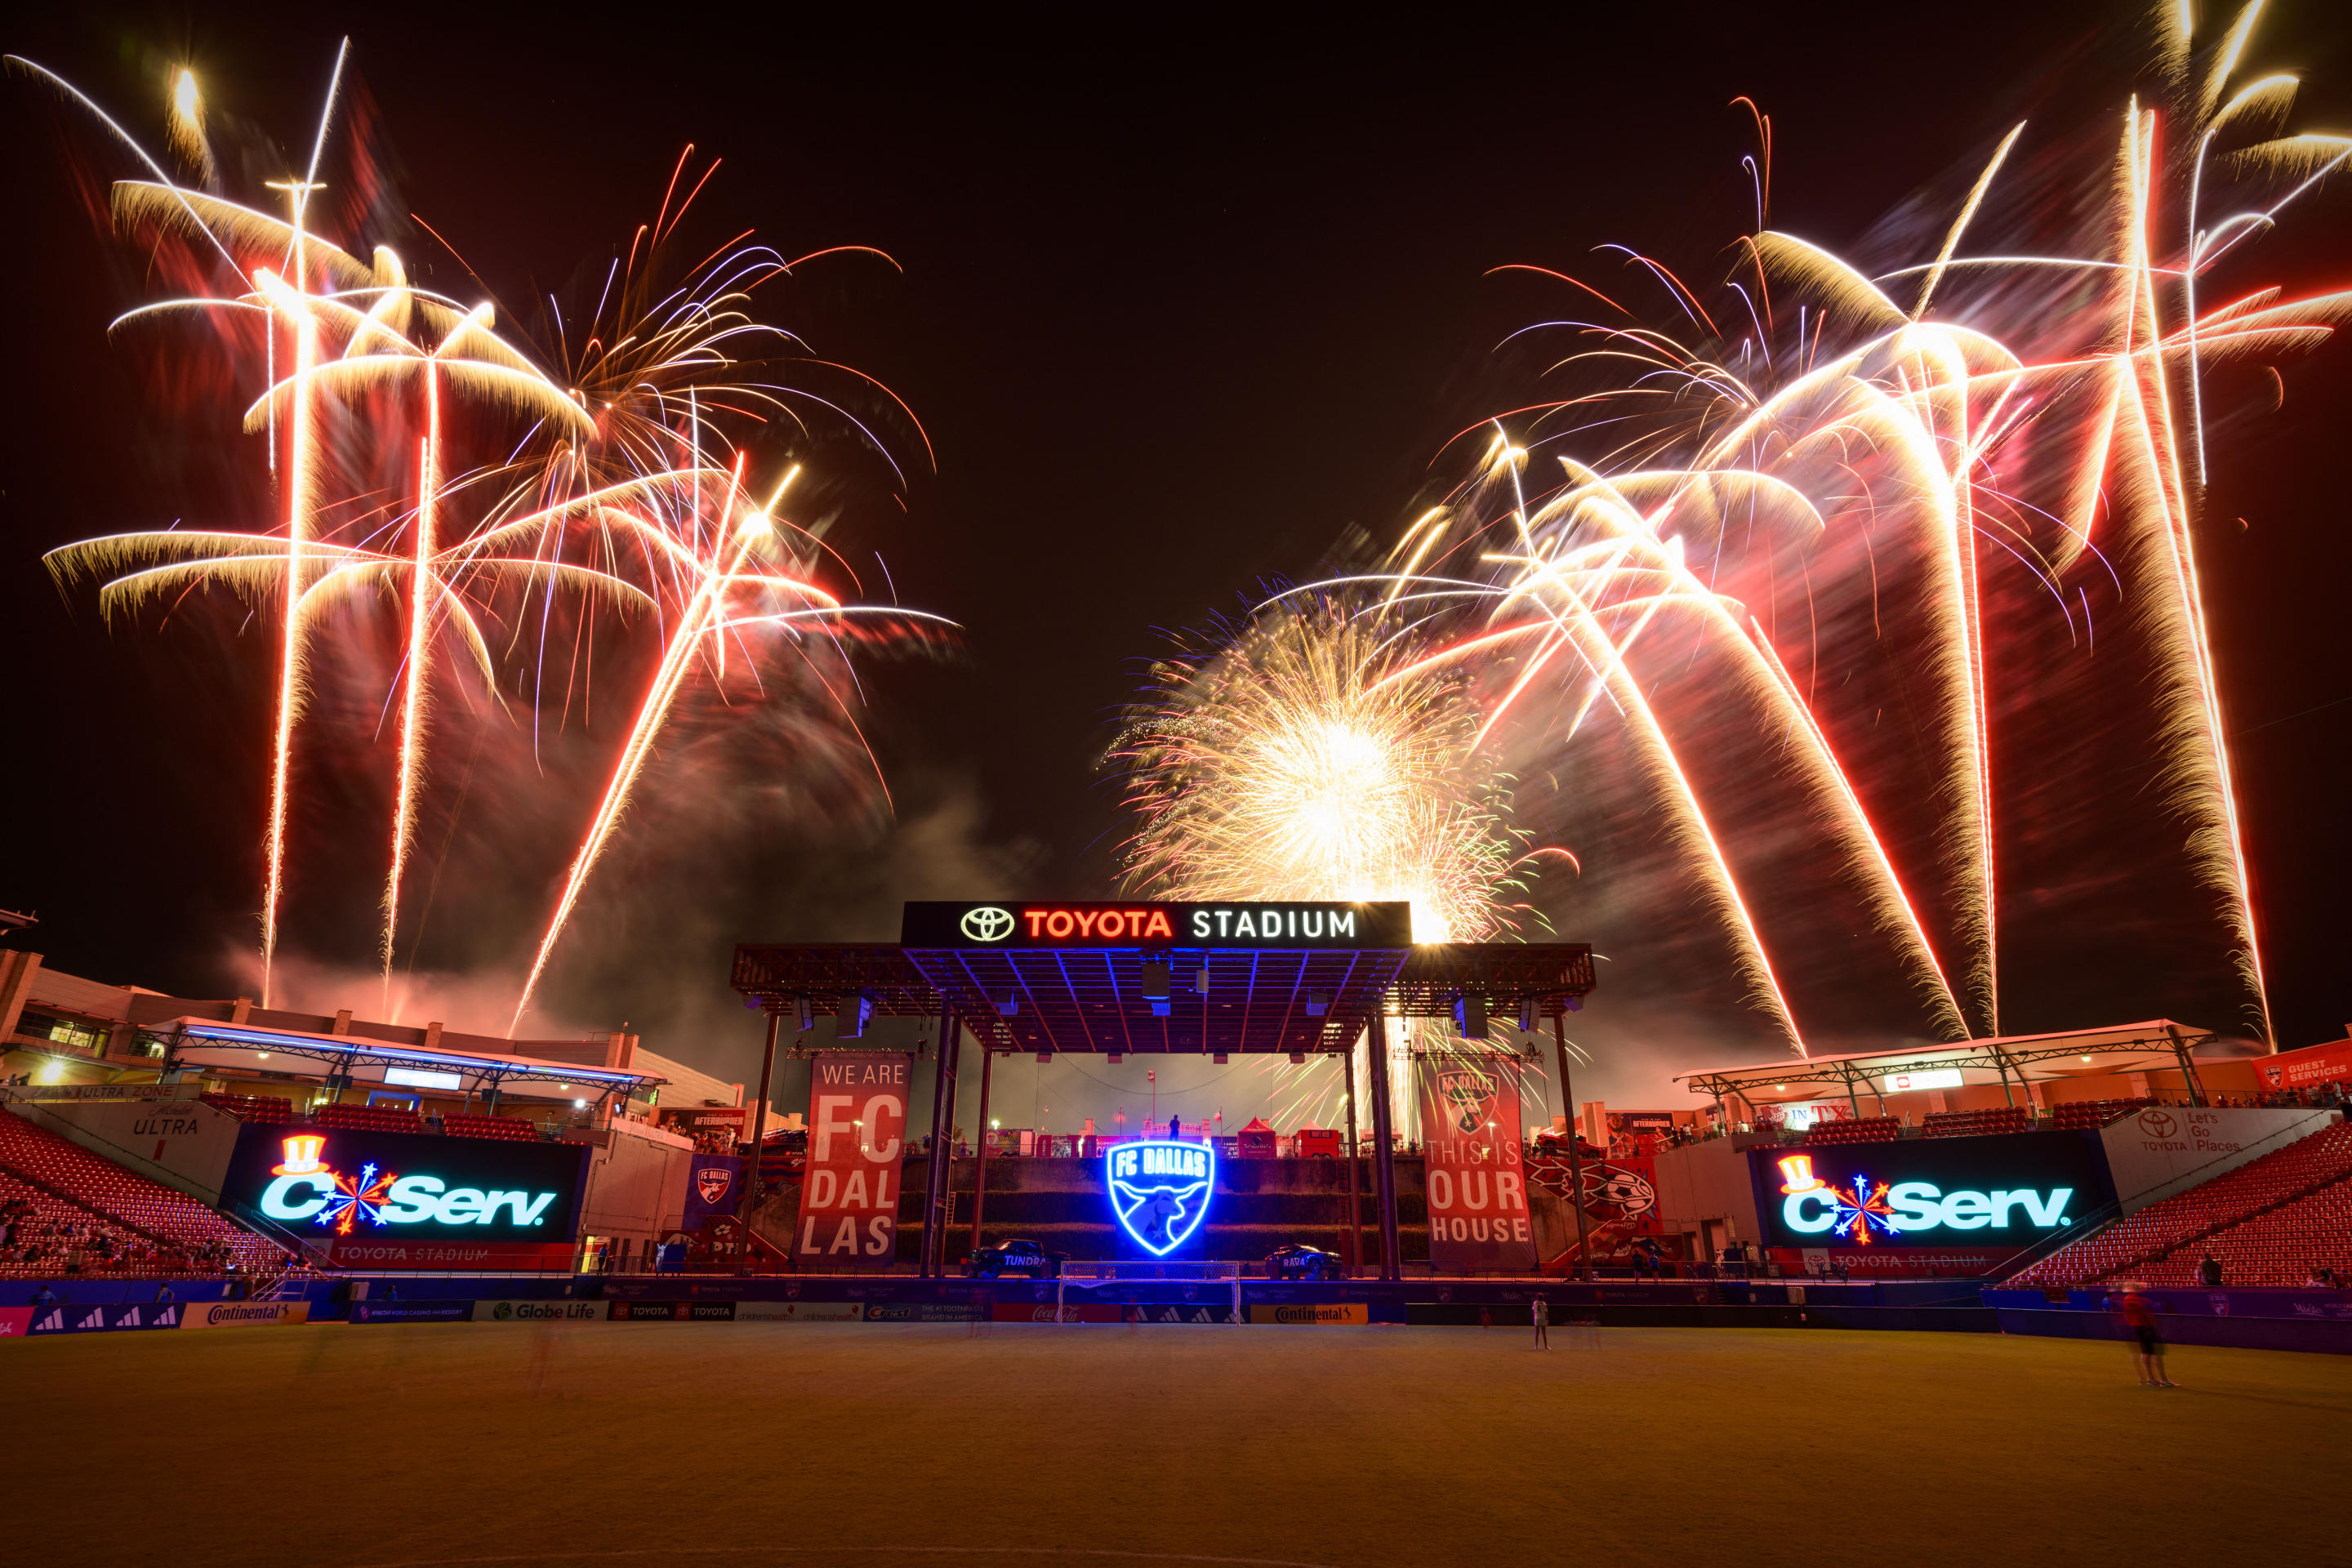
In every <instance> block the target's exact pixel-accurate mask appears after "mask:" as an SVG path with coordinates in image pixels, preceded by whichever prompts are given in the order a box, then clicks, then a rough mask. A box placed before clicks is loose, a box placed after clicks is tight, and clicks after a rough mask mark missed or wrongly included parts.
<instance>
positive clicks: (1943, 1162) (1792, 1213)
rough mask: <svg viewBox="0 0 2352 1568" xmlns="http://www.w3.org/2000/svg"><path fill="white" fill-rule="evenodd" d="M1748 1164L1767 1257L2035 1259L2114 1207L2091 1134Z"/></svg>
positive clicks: (1817, 1154)
mask: <svg viewBox="0 0 2352 1568" xmlns="http://www.w3.org/2000/svg"><path fill="white" fill-rule="evenodd" d="M1747 1154H1748V1167H1749V1170H1750V1173H1752V1175H1753V1177H1754V1179H1755V1183H1756V1198H1757V1212H1758V1215H1759V1219H1760V1221H1761V1223H1762V1227H1763V1231H1764V1236H1763V1241H1764V1243H1765V1245H1766V1246H1767V1247H1796V1248H1800V1249H1801V1248H1804V1247H1852V1248H1853V1249H1855V1250H1857V1251H1873V1250H1875V1249H1876V1248H1878V1247H1907V1248H1926V1249H1928V1250H1930V1251H1946V1250H1964V1251H1965V1250H1971V1249H1974V1248H1979V1247H1983V1248H1989V1249H2000V1248H2015V1247H2031V1246H2032V1245H2034V1244H2035V1243H2037V1242H2041V1241H2044V1240H2047V1239H2049V1238H2050V1237H2053V1236H2056V1235H2057V1234H2058V1233H2059V1232H2061V1231H2063V1230H2066V1229H2069V1228H2071V1227H2072V1226H2074V1225H2075V1224H2077V1223H2078V1222H2080V1221H2083V1220H2085V1219H2088V1218H2090V1217H2091V1216H2092V1215H2095V1214H2097V1213H2098V1212H2099V1210H2100V1209H2101V1208H2102V1207H2104V1206H2105V1205H2107V1204H2108V1203H2111V1202H2112V1201H2113V1200H2114V1198H2115V1188H2114V1185H2113V1184H2112V1183H2111V1182H2110V1180H2109V1178H2108V1174H2107V1160H2106V1155H2105V1151H2104V1150H2103V1149H2102V1148H2101V1147H2100V1143H2099V1138H2098V1134H2096V1133H2095V1132H2089V1131H2080V1132H2074V1131H2068V1132H2009V1133H2001V1134H1999V1135H1996V1136H1991V1137H1983V1138H1906V1139H1900V1140H1897V1141H1896V1142H1889V1143H1843V1144H1826V1145H1820V1146H1816V1147H1812V1148H1804V1147H1794V1148H1786V1147H1782V1146H1780V1145H1779V1144H1766V1145H1764V1146H1762V1147H1759V1148H1753V1149H1749V1150H1748V1151H1747Z"/></svg>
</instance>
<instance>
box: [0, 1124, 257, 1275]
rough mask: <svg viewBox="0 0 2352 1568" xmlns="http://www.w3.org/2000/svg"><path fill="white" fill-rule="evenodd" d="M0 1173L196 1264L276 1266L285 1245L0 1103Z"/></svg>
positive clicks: (201, 1265) (243, 1267)
mask: <svg viewBox="0 0 2352 1568" xmlns="http://www.w3.org/2000/svg"><path fill="white" fill-rule="evenodd" d="M0 1173H5V1174H6V1175H8V1176H11V1177H14V1178H15V1179H16V1181H17V1182H18V1183H19V1184H23V1185H26V1186H29V1187H33V1188H36V1189H37V1190H39V1191H41V1192H44V1193H47V1194H49V1195H51V1196H52V1197H55V1198H58V1199H62V1200H64V1201H65V1202H66V1203H68V1204H71V1205H75V1206H77V1207H79V1208H82V1209H86V1210H88V1211H89V1213H90V1214H91V1215H93V1216H95V1217H97V1218H100V1219H102V1220H104V1221H106V1222H108V1223H109V1224H110V1225H111V1226H115V1227H117V1228H119V1229H121V1230H123V1231H126V1232H129V1233H131V1234H132V1235H135V1236H139V1237H145V1238H147V1239H148V1240H149V1241H151V1242H153V1243H155V1244H156V1245H157V1246H158V1247H160V1248H161V1249H163V1251H165V1252H167V1253H170V1254H173V1255H177V1256H180V1257H184V1258H186V1259H188V1260H189V1262H190V1263H191V1264H193V1265H194V1266H197V1267H206V1266H210V1267H218V1266H220V1265H223V1264H226V1263H235V1264H236V1265H237V1266H238V1268H242V1269H254V1268H262V1267H264V1266H274V1265H275V1264H276V1263H277V1261H278V1258H279V1257H280V1254H281V1249H280V1248H279V1247H277V1246H276V1245H275V1244H273V1243H272V1242H270V1241H268V1239H267V1238H265V1237H259V1236H257V1235H255V1234H254V1233H253V1232H251V1231H249V1230H246V1229H244V1228H242V1227H241V1226H236V1225H235V1224H232V1223H231V1222H230V1221H229V1220H228V1219H227V1218H226V1217H225V1216H223V1215H220V1214H219V1213H217V1212H215V1210H213V1209H210V1208H207V1207H205V1205H203V1204H200V1203H198V1202H197V1201H196V1200H195V1199H194V1198H192V1197H190V1196H188V1195H187V1194H184V1193H180V1192H174V1191H173V1189H171V1188H170V1187H167V1186H164V1185H163V1184H162V1183H160V1182H154V1181H150V1180H149V1179H148V1178H146V1177H145V1176H142V1175H140V1174H139V1173H137V1172H135V1171H130V1170H126V1169H124V1168H123V1167H122V1166H121V1165H118V1164H116V1163H114V1162H112V1161H111V1160H106V1159H101V1158H100V1157H99V1156H98V1155H96V1154H93V1153H91V1152H89V1150H87V1149H84V1148H83V1147H81V1145H79V1143H74V1142H68V1140H66V1139H64V1138H61V1137H59V1136H58V1135H57V1134H56V1133H54V1132H51V1131H48V1130H47V1129H46V1128H42V1127H37V1126H35V1125H34V1124H33V1123H32V1122H30V1121H26V1119H24V1118H23V1117H21V1116H17V1115H15V1114H13V1113H10V1112H5V1111H0Z"/></svg>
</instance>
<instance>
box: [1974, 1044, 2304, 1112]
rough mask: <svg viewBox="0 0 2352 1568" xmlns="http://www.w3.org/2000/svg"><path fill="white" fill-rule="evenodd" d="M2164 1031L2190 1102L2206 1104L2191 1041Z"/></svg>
mask: <svg viewBox="0 0 2352 1568" xmlns="http://www.w3.org/2000/svg"><path fill="white" fill-rule="evenodd" d="M2164 1032H2165V1033H2166V1034H2168V1035H2169V1036H2171V1037H2172V1054H2173V1056H2174V1057H2176V1058H2179V1062H2180V1087H2181V1088H2183V1089H2187V1090H2188V1091H2189V1104H2191V1105H2198V1106H2201V1105H2203V1104H2205V1103H2206V1100H2205V1080H2204V1079H2201V1078H2200V1077H2198V1076H2197V1063H2196V1060H2195V1058H2193V1057H2191V1056H2190V1054H2189V1042H2188V1041H2187V1040H2185V1039H2183V1038H2181V1036H2180V1030H2179V1027H2177V1026H2174V1025H2171V1024H2167V1025H2166V1026H2164ZM2275 1048H2276V1044H2275V1042H2273V1049H2275ZM2018 1076H2019V1077H2020V1078H2023V1077H2024V1076H2025V1075H2024V1074H2022V1073H2020V1074H2019V1075H2018Z"/></svg>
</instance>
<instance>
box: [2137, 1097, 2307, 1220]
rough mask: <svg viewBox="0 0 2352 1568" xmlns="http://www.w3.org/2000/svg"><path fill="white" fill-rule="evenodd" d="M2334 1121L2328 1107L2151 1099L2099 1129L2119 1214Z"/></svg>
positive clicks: (2302, 1136)
mask: <svg viewBox="0 0 2352 1568" xmlns="http://www.w3.org/2000/svg"><path fill="white" fill-rule="evenodd" d="M2335 1120H2336V1113H2335V1112H2334V1111H2332V1110H2294V1109H2288V1110H2253V1109H2250V1108H2248V1109H2241V1108H2232V1107H2224V1108H2207V1109H2205V1110H2199V1109H2197V1108H2195V1107H2192V1106H2186V1105H2151V1106H2149V1107H2148V1108H2147V1110H2143V1111H2140V1112H2139V1113H2137V1115H2133V1116H2126V1117H2125V1118H2124V1119H2123V1120H2122V1121H2118V1122H2116V1123H2115V1124H2113V1125H2112V1126H2108V1127H2104V1128H2101V1129H2100V1130H2099V1142H2101V1143H2102V1144H2103V1145H2104V1146H2105V1149H2106V1154H2107V1165H2108V1168H2109V1169H2110V1170H2112V1171H2113V1172H2114V1173H2115V1182H2116V1195H2117V1196H2118V1197H2120V1198H2121V1199H2122V1200H2123V1207H2124V1213H2126V1214H2137V1213H2138V1212H2139V1211H2140V1210H2141V1209H2144V1208H2146V1207H2147V1205H2150V1204H2152V1203H2155V1202H2156V1201H2157V1200H2158V1199H2159V1198H2168V1197H2170V1196H2171V1195H2172V1194H2175V1193H2179V1192H2185V1191H2186V1190H2188V1189H2189V1187H2192V1186H2195V1185H2196V1184H2198V1183H2200V1182H2207V1181H2210V1180H2212V1179H2213V1178H2214V1177H2215V1176H2218V1175H2221V1173H2223V1172H2225V1171H2233V1170H2235V1169H2237V1168H2238V1167H2239V1166H2240V1165H2242V1164H2244V1163H2247V1162H2248V1161H2250V1160H2257V1159H2260V1158H2261V1157H2262V1156H2263V1155H2264V1154H2267V1153H2270V1152H2272V1151H2273V1150H2275V1149H2281V1148H2284V1147H2285V1146H2286V1145H2287V1144H2289V1143H2292V1142H2294V1141H2295V1140H2296V1139H2298V1138H2304V1137H2307V1136H2309V1135H2310V1134H2312V1133H2314V1132H2316V1131H2319V1130H2320V1129H2322V1128H2324V1127H2326V1126H2327V1125H2328V1124H2329V1123H2330V1122H2332V1121H2335Z"/></svg>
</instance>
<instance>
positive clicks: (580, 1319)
mask: <svg viewBox="0 0 2352 1568" xmlns="http://www.w3.org/2000/svg"><path fill="white" fill-rule="evenodd" d="M474 1321H476V1322H478V1323H531V1324H541V1323H601V1322H603V1321H604V1302H602V1301H477V1302H475V1303H474Z"/></svg>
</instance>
